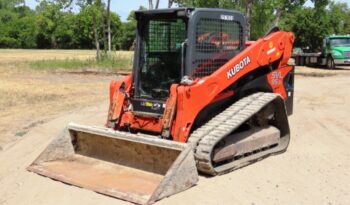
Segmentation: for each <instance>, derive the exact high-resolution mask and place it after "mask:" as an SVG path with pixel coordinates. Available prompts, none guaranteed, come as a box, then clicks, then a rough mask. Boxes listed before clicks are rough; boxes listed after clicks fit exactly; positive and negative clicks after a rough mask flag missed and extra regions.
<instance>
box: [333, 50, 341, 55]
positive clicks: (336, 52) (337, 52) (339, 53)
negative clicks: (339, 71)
mask: <svg viewBox="0 0 350 205" xmlns="http://www.w3.org/2000/svg"><path fill="white" fill-rule="evenodd" d="M332 55H333V56H341V55H342V53H341V52H339V51H332Z"/></svg>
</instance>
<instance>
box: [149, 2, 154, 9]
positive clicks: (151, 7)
mask: <svg viewBox="0 0 350 205" xmlns="http://www.w3.org/2000/svg"><path fill="white" fill-rule="evenodd" d="M152 1H153V0H148V9H153V2H152Z"/></svg>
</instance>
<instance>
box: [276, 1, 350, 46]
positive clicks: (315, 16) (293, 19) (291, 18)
mask: <svg viewBox="0 0 350 205" xmlns="http://www.w3.org/2000/svg"><path fill="white" fill-rule="evenodd" d="M349 15H350V13H349V10H348V8H347V5H345V4H342V3H331V4H330V6H329V9H326V8H323V10H322V9H321V8H318V9H313V8H299V9H297V10H295V11H294V12H293V13H289V14H287V15H286V16H285V18H284V19H283V21H282V23H281V28H282V29H283V30H287V31H292V32H293V33H294V34H295V36H296V41H295V43H294V46H295V47H310V49H311V50H312V51H320V50H321V47H322V39H323V38H324V37H325V36H327V35H331V34H346V33H348V32H349V30H350V27H349V26H350V25H349V20H348V18H347V17H349Z"/></svg>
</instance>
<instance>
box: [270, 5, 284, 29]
mask: <svg viewBox="0 0 350 205" xmlns="http://www.w3.org/2000/svg"><path fill="white" fill-rule="evenodd" d="M281 15H282V9H281V8H276V16H275V20H273V24H272V26H273V27H278V25H279V23H280V19H281Z"/></svg>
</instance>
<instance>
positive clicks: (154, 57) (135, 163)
mask: <svg viewBox="0 0 350 205" xmlns="http://www.w3.org/2000/svg"><path fill="white" fill-rule="evenodd" d="M135 15H136V19H137V22H138V23H137V39H136V45H135V55H134V65H133V71H132V74H130V75H129V76H127V77H125V78H124V79H123V80H121V81H112V82H111V85H110V105H109V111H108V117H107V123H106V127H89V126H83V125H77V124H73V123H71V124H69V125H68V126H67V128H66V129H65V130H64V132H63V134H62V135H60V136H58V137H57V138H56V139H55V140H54V141H53V142H52V143H51V144H50V145H49V146H48V147H47V149H46V150H44V152H43V153H42V154H41V155H40V156H39V157H38V158H37V159H36V160H35V161H34V162H33V164H32V165H30V167H28V170H30V171H33V172H35V173H38V174H40V175H44V176H47V177H50V178H53V179H55V180H59V181H62V182H65V183H68V184H73V185H76V186H79V187H84V188H88V189H91V190H94V191H96V192H99V193H103V194H106V195H110V196H114V197H117V198H120V199H124V200H128V201H131V202H134V203H139V204H150V203H154V202H155V201H157V200H159V199H162V198H164V197H167V196H170V195H172V194H175V193H178V192H181V191H183V190H186V189H188V188H190V187H191V186H193V185H194V184H196V182H197V180H198V172H200V173H202V174H205V175H219V174H223V173H227V172H230V171H232V170H235V169H238V168H240V167H243V166H246V165H248V164H251V163H253V162H255V161H258V160H260V159H262V158H264V157H267V156H269V155H272V154H277V153H281V152H283V151H285V150H286V149H287V146H288V143H289V138H290V130H289V124H288V115H290V114H292V110H293V87H294V67H293V66H290V65H288V64H287V62H288V60H289V58H290V55H291V50H292V44H293V41H294V36H293V34H292V33H288V32H282V31H279V30H278V29H277V28H274V29H272V30H271V31H270V32H269V33H268V34H266V36H264V37H263V38H261V39H259V40H257V41H256V42H247V43H246V42H245V39H244V36H245V30H244V28H245V18H244V15H243V14H242V13H239V12H236V11H230V10H222V9H194V8H174V9H161V10H148V11H137V12H136V13H135ZM197 171H198V172H197Z"/></svg>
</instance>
